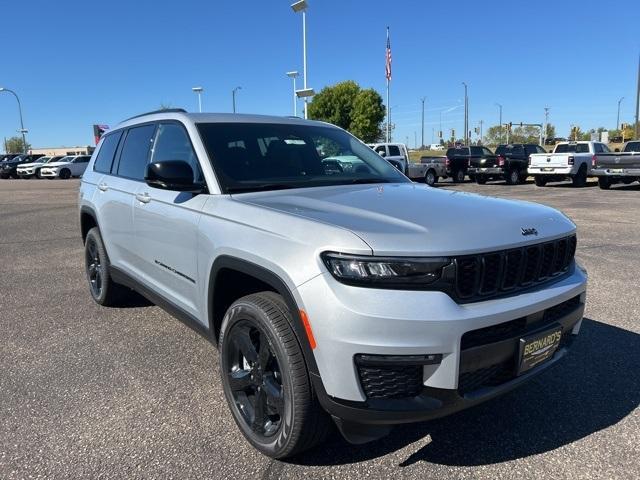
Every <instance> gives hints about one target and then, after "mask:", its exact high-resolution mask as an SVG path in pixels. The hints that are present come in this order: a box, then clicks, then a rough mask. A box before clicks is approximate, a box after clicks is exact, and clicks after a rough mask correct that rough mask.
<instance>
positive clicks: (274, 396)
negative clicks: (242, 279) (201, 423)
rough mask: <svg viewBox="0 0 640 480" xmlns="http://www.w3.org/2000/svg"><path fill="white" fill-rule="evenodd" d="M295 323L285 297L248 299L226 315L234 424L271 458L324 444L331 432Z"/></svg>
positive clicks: (225, 367)
mask: <svg viewBox="0 0 640 480" xmlns="http://www.w3.org/2000/svg"><path fill="white" fill-rule="evenodd" d="M291 321H292V319H291V312H290V311H289V309H288V308H287V306H286V304H285V302H284V301H283V299H282V297H280V295H278V294H276V293H274V292H260V293H256V294H252V295H248V296H246V297H242V298H241V299H239V300H237V301H236V302H234V303H233V305H231V307H229V309H228V310H227V313H226V314H225V317H224V320H223V321H222V327H221V330H220V340H219V342H218V344H219V345H220V350H219V351H220V357H219V358H220V373H221V375H222V384H223V388H224V394H225V397H226V399H227V403H228V405H229V409H230V410H231V413H232V415H233V419H234V420H235V422H236V424H237V425H238V428H239V429H240V431H241V432H242V434H243V435H244V437H245V438H246V439H247V440H248V441H249V443H251V445H253V446H254V447H255V448H256V449H258V450H259V451H260V452H262V453H264V454H265V455H267V456H269V457H271V458H285V457H289V456H292V455H295V454H296V453H299V452H302V451H304V450H307V449H309V448H311V447H313V446H315V445H317V444H319V443H321V442H322V441H323V440H324V439H325V438H326V436H327V434H328V432H329V430H330V427H331V420H330V418H329V416H328V415H327V414H326V413H325V412H324V411H323V410H322V409H321V407H320V405H319V403H318V400H317V399H316V397H315V394H314V391H313V387H312V384H311V379H310V377H309V373H308V371H307V368H306V365H305V362H304V356H303V354H302V350H301V347H300V344H299V343H298V340H297V338H296V336H295V334H294V332H293V330H292V328H291V323H290V322H291Z"/></svg>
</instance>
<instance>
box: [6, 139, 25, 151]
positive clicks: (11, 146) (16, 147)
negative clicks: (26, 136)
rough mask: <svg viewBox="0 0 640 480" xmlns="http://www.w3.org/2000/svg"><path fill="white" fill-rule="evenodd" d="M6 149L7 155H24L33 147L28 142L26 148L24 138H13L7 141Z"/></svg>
mask: <svg viewBox="0 0 640 480" xmlns="http://www.w3.org/2000/svg"><path fill="white" fill-rule="evenodd" d="M5 149H6V150H7V153H22V152H25V151H28V150H30V149H31V145H30V144H29V142H27V147H26V148H25V145H24V142H23V141H22V137H11V138H8V139H7V140H6V142H5Z"/></svg>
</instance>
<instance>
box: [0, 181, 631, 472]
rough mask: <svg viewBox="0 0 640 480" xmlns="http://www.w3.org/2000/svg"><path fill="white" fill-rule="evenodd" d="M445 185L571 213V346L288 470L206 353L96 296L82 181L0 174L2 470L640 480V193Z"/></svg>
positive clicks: (193, 337) (135, 311)
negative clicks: (437, 416) (574, 330)
mask: <svg viewBox="0 0 640 480" xmlns="http://www.w3.org/2000/svg"><path fill="white" fill-rule="evenodd" d="M439 188H455V189H458V190H463V191H472V192H481V193H484V194H488V195H495V196H499V197H508V198H518V199H524V200H530V201H534V202H540V203H545V204H548V205H551V206H553V207H556V208H559V209H561V210H562V211H564V212H565V213H566V214H567V215H569V216H570V217H571V218H573V219H574V221H575V222H576V223H577V225H578V229H579V237H578V238H579V242H578V252H577V256H578V258H579V260H580V261H581V262H582V263H583V264H584V265H585V266H586V267H587V269H588V271H589V274H590V285H589V292H588V302H587V310H586V319H585V321H584V323H583V327H582V332H581V335H580V337H579V338H578V340H577V341H576V343H575V344H574V348H573V350H572V352H571V354H570V355H569V356H568V357H567V358H566V359H565V361H564V362H562V364H561V365H559V366H558V367H556V368H554V369H551V370H549V371H547V372H545V373H544V374H543V375H541V376H540V377H538V378H537V379H535V380H534V381H532V382H530V383H529V384H527V385H525V386H523V387H521V388H520V389H518V390H516V391H514V392H512V393H510V394H508V395H506V396H504V397H502V398H499V399H496V400H494V401H491V402H489V403H486V404H484V405H481V406H479V407H476V408H474V409H471V410H468V411H465V412H461V413H459V414H456V415H454V416H451V417H448V418H444V419H441V420H437V421H433V422H429V423H424V424H418V425H410V426H404V427H402V428H398V429H396V431H395V432H394V433H393V434H392V435H391V436H389V437H387V438H385V439H383V440H380V441H378V442H376V443H373V444H369V445H365V446H352V445H349V444H347V443H345V442H344V441H343V440H342V439H341V438H340V437H339V436H338V435H337V434H336V435H334V436H333V437H332V438H331V439H330V440H329V441H328V443H326V444H325V445H323V446H322V447H320V448H318V449H316V450H313V451H311V452H307V453H306V454H304V455H302V456H300V457H298V458H294V459H292V460H289V461H287V462H279V461H274V460H270V459H268V458H266V457H264V456H262V455H261V454H259V453H257V452H256V451H255V450H254V449H253V448H251V447H250V446H249V444H248V443H246V442H245V441H244V439H243V438H242V437H241V436H240V434H239V432H238V431H237V429H236V426H235V424H234V422H233V420H232V418H231V415H230V413H229V412H228V410H227V406H226V404H225V401H224V396H223V393H222V390H221V387H220V385H219V382H218V371H217V369H218V362H217V352H216V350H215V349H214V347H212V346H211V344H209V343H207V341H205V340H204V339H203V338H202V337H200V336H198V335H197V334H196V333H194V332H193V331H192V330H190V329H189V328H187V327H186V326H184V325H183V324H182V323H180V322H178V321H177V320H174V319H173V318H172V317H171V316H169V315H168V314H167V313H165V312H164V311H162V310H161V309H160V308H158V307H155V306H151V305H148V304H145V302H142V301H140V302H134V303H133V304H132V305H131V306H130V307H129V308H121V309H106V308H101V307H98V306H97V305H96V304H94V303H93V301H92V300H91V297H90V295H89V293H88V291H87V285H86V281H85V276H84V270H83V265H82V262H83V255H82V244H81V240H80V237H79V225H78V217H77V211H76V197H77V189H78V181H77V180H69V181H35V180H33V181H25V180H0V329H1V333H0V338H1V340H2V341H1V342H0V478H1V479H14V478H15V479H22V478H181V479H185V478H238V479H240V478H265V479H267V478H304V477H306V478H311V477H313V478H354V479H355V478H357V479H361V478H392V477H393V478H416V479H431V478H477V479H480V478H487V479H497V478H515V479H529V478H531V479H533V478H542V477H546V478H555V479H559V478H571V479H574V478H589V479H591V478H629V479H632V478H633V479H637V478H640V462H639V461H638V459H640V409H639V408H638V405H639V403H640V368H639V365H640V325H639V321H640V320H639V317H640V301H639V298H640V254H639V252H640V230H639V226H640V186H638V185H632V186H622V187H614V188H613V189H612V190H611V191H602V190H600V189H598V188H597V186H595V184H594V183H590V186H589V187H587V188H583V189H580V190H576V189H573V188H569V186H568V185H559V186H552V187H547V188H537V187H535V186H534V185H533V184H531V183H529V184H527V185H519V186H506V185H505V184H504V183H495V184H488V185H484V186H478V185H475V184H471V183H466V184H462V185H455V186H454V185H452V184H450V183H444V184H442V185H440V187H439ZM415 207H416V208H419V207H420V206H417V205H416V206H415ZM424 208H428V206H424ZM496 215H499V212H496ZM452 220H454V219H452Z"/></svg>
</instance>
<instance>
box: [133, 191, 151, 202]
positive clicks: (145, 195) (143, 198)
mask: <svg viewBox="0 0 640 480" xmlns="http://www.w3.org/2000/svg"><path fill="white" fill-rule="evenodd" d="M136 200H138V201H139V202H141V203H149V202H150V201H151V197H150V196H149V194H148V193H147V192H144V193H138V194H136Z"/></svg>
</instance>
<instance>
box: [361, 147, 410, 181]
mask: <svg viewBox="0 0 640 480" xmlns="http://www.w3.org/2000/svg"><path fill="white" fill-rule="evenodd" d="M369 147H371V148H372V149H373V151H374V152H376V153H377V154H378V155H380V156H381V157H382V158H384V159H385V160H386V161H387V162H389V163H390V164H391V165H393V166H394V167H396V168H397V169H398V170H400V171H401V172H402V173H404V174H405V175H406V174H407V173H408V170H407V169H408V166H409V150H408V149H407V146H406V145H405V144H404V143H371V144H369Z"/></svg>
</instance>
